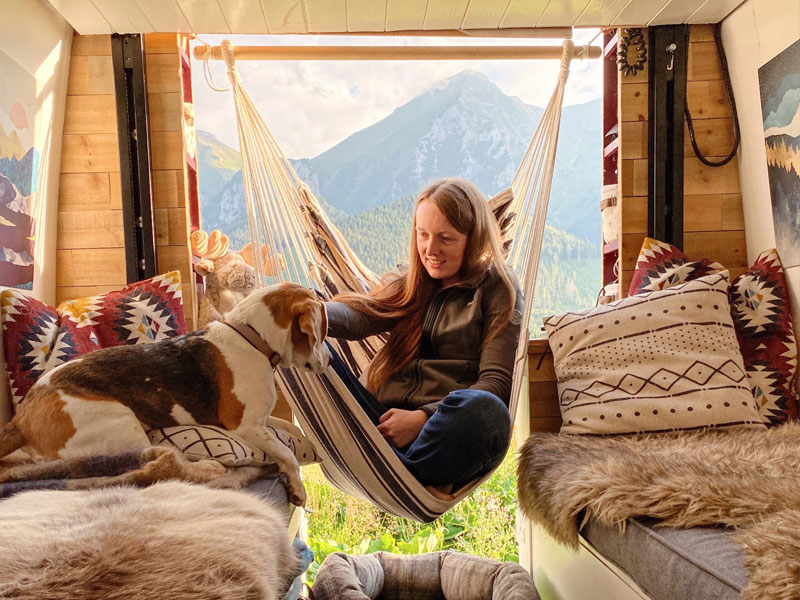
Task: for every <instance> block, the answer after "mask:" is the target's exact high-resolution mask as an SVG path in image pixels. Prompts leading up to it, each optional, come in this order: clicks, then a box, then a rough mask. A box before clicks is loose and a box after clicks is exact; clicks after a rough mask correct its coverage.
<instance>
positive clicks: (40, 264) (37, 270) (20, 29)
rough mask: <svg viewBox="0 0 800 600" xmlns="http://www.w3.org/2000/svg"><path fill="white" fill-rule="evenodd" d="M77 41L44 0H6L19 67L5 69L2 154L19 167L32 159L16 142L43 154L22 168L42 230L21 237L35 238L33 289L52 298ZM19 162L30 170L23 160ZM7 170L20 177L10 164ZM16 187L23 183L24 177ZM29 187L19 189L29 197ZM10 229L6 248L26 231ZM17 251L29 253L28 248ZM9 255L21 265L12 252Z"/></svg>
mask: <svg viewBox="0 0 800 600" xmlns="http://www.w3.org/2000/svg"><path fill="white" fill-rule="evenodd" d="M71 42H72V27H70V25H69V24H68V23H67V22H66V21H65V20H64V19H63V18H62V17H61V15H59V14H58V13H57V12H56V11H55V9H53V7H52V6H50V5H49V4H48V3H47V2H45V1H44V0H5V1H4V2H3V6H2V18H0V55H2V59H3V63H4V64H5V61H9V62H8V64H9V65H10V66H13V69H11V68H8V69H4V68H0V90H2V93H0V114H2V119H0V121H2V122H3V125H4V127H3V128H2V129H3V131H2V136H0V147H2V151H0V159H5V161H7V162H6V165H8V166H9V168H10V169H11V170H14V167H13V166H12V165H9V163H12V162H16V161H23V162H25V159H23V157H22V155H21V154H22V152H21V151H20V152H17V151H15V149H14V148H13V147H12V146H17V149H19V148H21V149H22V151H25V152H26V153H27V152H28V151H29V150H30V149H31V147H32V148H33V149H34V152H35V156H36V158H37V159H38V161H33V162H34V165H33V166H32V167H30V168H31V170H30V171H29V172H27V171H26V172H24V173H17V175H19V176H20V177H23V176H27V179H28V182H27V186H30V188H31V191H32V193H31V194H30V201H29V203H30V204H29V206H27V208H26V213H27V214H28V215H29V216H30V217H32V219H33V227H34V229H33V231H32V232H23V233H22V237H21V239H22V241H24V240H25V236H30V237H31V238H33V240H32V241H33V252H32V253H31V256H30V258H32V259H33V287H32V289H31V290H30V291H31V294H32V295H34V296H35V297H37V298H38V299H40V300H42V301H43V302H48V303H53V301H54V300H55V286H56V218H57V216H56V207H57V202H56V199H57V195H58V172H59V164H60V162H61V139H62V124H63V121H64V102H65V99H66V90H67V73H68V69H69V57H70V45H71ZM18 78H19V79H18ZM12 138H13V139H12ZM13 141H15V142H16V143H12V142H13ZM37 164H38V166H36V165H37ZM17 167H18V168H21V169H22V170H23V171H24V170H25V167H20V165H19V163H17ZM3 171H5V174H6V175H8V176H9V177H11V178H12V179H16V177H14V176H12V175H11V174H10V173H9V172H8V171H6V170H5V169H4V170H3ZM16 185H18V186H19V181H17V182H16ZM27 186H25V187H27ZM20 187H21V186H20ZM26 191H27V190H19V191H18V193H19V194H20V195H21V196H28V195H29V194H27V193H25V192H26ZM4 201H8V200H4ZM17 208H19V207H17ZM8 223H9V221H8V220H7V219H6V220H5V221H4V222H3V227H2V229H3V230H7V228H8V227H10V226H9V225H8ZM3 233H4V234H7V236H6V235H4V236H3V237H4V239H3V240H2V241H3V243H2V245H3V247H6V246H8V245H9V243H8V242H9V240H10V239H11V238H12V237H13V238H17V237H19V236H17V235H11V233H10V232H9V231H4V232H3ZM9 249H10V250H13V251H14V252H22V251H23V249H22V248H9ZM24 251H27V249H25V250H24ZM3 258H4V260H10V261H11V262H12V263H14V264H19V263H20V261H19V260H15V259H13V258H10V257H9V256H7V255H5V254H4V257H3ZM9 284H12V285H15V284H16V283H15V282H12V281H0V285H9Z"/></svg>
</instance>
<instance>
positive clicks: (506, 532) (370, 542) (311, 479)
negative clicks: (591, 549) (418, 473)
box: [303, 442, 519, 583]
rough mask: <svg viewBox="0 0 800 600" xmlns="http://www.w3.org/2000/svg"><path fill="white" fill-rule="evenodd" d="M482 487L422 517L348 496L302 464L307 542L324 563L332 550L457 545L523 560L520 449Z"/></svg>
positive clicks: (410, 550) (416, 550)
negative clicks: (518, 526)
mask: <svg viewBox="0 0 800 600" xmlns="http://www.w3.org/2000/svg"><path fill="white" fill-rule="evenodd" d="M513 448H514V444H513V442H512V444H511V448H510V449H509V451H508V453H507V454H506V457H505V459H504V460H503V463H502V464H501V465H500V466H499V467H498V469H497V470H496V471H495V472H494V474H493V475H492V477H491V478H490V479H489V480H488V481H486V482H485V483H484V484H483V485H482V486H481V487H480V488H478V489H477V490H475V491H474V492H472V494H470V495H469V496H468V497H467V498H465V499H464V500H462V501H461V502H460V503H459V504H457V505H456V506H455V507H453V508H452V509H451V510H449V511H448V512H446V513H445V514H443V515H442V516H441V517H439V518H438V519H436V520H435V521H434V522H433V523H427V524H422V523H417V522H416V521H410V520H408V519H401V518H398V517H394V516H392V515H389V514H388V513H385V512H383V511H382V510H380V509H379V508H377V507H375V506H373V505H372V504H370V503H369V502H366V501H364V500H359V499H357V498H352V497H350V496H347V495H346V494H344V493H343V492H341V491H339V490H338V489H337V488H335V487H334V486H333V485H331V484H330V483H329V482H328V481H327V480H326V479H325V477H324V475H323V474H322V470H321V469H320V468H319V466H318V465H311V466H308V467H303V478H304V481H305V485H306V492H307V493H308V502H307V506H308V507H309V508H310V509H311V510H312V511H313V513H312V514H309V515H308V544H309V546H311V549H312V550H313V551H314V557H315V560H314V563H313V564H312V565H311V567H310V568H309V570H308V579H309V583H311V582H313V581H314V576H315V575H316V572H317V569H318V568H319V565H320V564H322V561H323V560H325V557H326V556H327V555H328V554H331V553H332V552H346V553H348V554H369V553H370V552H376V551H378V550H383V551H386V552H394V553H397V554H420V553H424V552H436V551H437V550H455V551H458V552H465V553H468V554H475V555H478V556H485V557H487V558H493V559H495V560H499V561H507V560H510V561H514V562H519V555H518V550H517V540H516V534H515V522H516V508H517V483H516V462H515V452H514V450H513Z"/></svg>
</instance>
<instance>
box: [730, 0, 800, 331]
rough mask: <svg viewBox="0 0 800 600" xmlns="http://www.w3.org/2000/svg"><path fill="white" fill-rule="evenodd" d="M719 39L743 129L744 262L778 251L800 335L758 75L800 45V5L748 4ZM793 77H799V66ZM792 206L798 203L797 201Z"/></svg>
mask: <svg viewBox="0 0 800 600" xmlns="http://www.w3.org/2000/svg"><path fill="white" fill-rule="evenodd" d="M722 40H723V43H724V44H725V51H726V53H727V55H728V65H729V67H730V73H731V83H732V85H733V92H734V94H735V95H736V107H737V112H738V113H739V123H740V126H741V130H742V145H741V148H740V149H739V165H740V166H739V169H740V178H741V187H742V199H743V203H744V220H745V224H746V226H747V228H746V230H747V250H748V258H749V260H750V261H751V262H752V260H753V259H754V258H755V257H756V256H757V255H758V254H759V253H760V252H762V251H763V250H767V249H770V248H774V247H776V246H777V247H778V251H779V253H780V254H781V256H782V260H783V266H784V269H785V271H786V277H787V279H788V284H789V289H790V292H791V303H792V309H793V319H794V326H795V331H800V261H798V260H797V259H794V258H791V255H792V254H796V253H795V252H792V253H791V254H790V253H788V252H785V249H784V251H783V252H782V249H781V244H776V237H775V228H774V227H775V224H774V222H773V216H772V214H773V213H772V200H771V196H770V186H769V179H768V176H767V157H766V152H765V145H764V126H763V117H762V112H761V96H760V91H759V73H758V70H759V68H761V67H762V66H763V65H764V64H765V63H767V62H769V61H770V60H772V59H773V58H775V57H776V56H777V55H779V54H780V53H781V52H783V51H784V50H785V49H786V48H788V47H789V46H791V45H792V44H794V43H796V42H797V41H798V40H800V3H799V2H797V0H747V1H746V2H744V3H743V4H742V5H740V6H739V7H738V8H737V9H736V10H735V11H734V12H733V13H731V14H730V15H729V16H728V17H727V18H726V19H725V20H724V21H723V22H722ZM795 72H796V73H800V67H797V70H796V71H795ZM794 202H795V203H796V204H797V203H800V198H795V199H794ZM797 243H798V244H800V237H799V238H798V242H797ZM797 254H800V253H797ZM784 255H785V256H784Z"/></svg>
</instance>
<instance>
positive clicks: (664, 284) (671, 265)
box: [628, 238, 725, 296]
mask: <svg viewBox="0 0 800 600" xmlns="http://www.w3.org/2000/svg"><path fill="white" fill-rule="evenodd" d="M724 269H725V267H723V266H722V265H721V264H719V263H717V262H712V261H710V260H708V259H707V258H704V259H702V260H693V261H690V260H689V257H687V256H686V255H685V254H684V253H683V252H681V251H680V250H678V248H676V247H675V246H673V245H671V244H667V243H665V242H659V241H658V240H654V239H653V238H645V239H644V243H643V244H642V249H641V250H640V251H639V258H638V259H637V261H636V270H635V271H634V273H633V277H632V278H631V287H630V291H629V292H628V295H629V296H633V295H634V294H638V293H640V292H652V291H655V290H663V289H664V288H668V287H672V286H674V285H678V284H679V283H684V282H685V281H691V280H693V279H699V278H700V277H705V276H706V275H711V274H713V273H719V272H720V271H723V270H724Z"/></svg>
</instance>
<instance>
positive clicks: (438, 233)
mask: <svg viewBox="0 0 800 600" xmlns="http://www.w3.org/2000/svg"><path fill="white" fill-rule="evenodd" d="M416 236H417V252H419V258H420V260H421V261H422V265H423V266H424V267H425V270H426V271H427V272H428V275H430V276H431V277H433V278H434V279H439V280H441V282H442V285H450V284H453V283H456V282H457V281H458V274H459V271H460V270H461V263H462V262H463V261H464V249H465V248H466V247H467V236H466V234H463V233H461V232H459V231H458V230H456V228H455V227H453V226H452V225H451V224H450V222H449V221H448V220H447V219H446V218H445V216H444V215H443V214H442V211H440V210H439V209H438V208H437V207H436V205H435V204H433V202H430V201H428V200H423V201H422V202H420V203H419V205H418V206H417V223H416Z"/></svg>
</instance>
